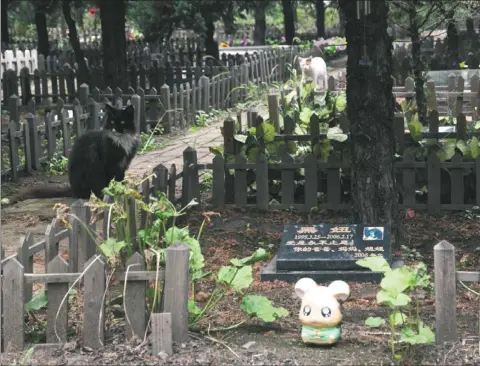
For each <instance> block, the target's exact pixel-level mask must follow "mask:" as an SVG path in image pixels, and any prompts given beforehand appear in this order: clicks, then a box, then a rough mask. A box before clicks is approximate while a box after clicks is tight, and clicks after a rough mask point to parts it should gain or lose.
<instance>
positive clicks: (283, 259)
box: [261, 224, 393, 282]
mask: <svg viewBox="0 0 480 366" xmlns="http://www.w3.org/2000/svg"><path fill="white" fill-rule="evenodd" d="M283 234H284V235H283V239H282V242H281V244H280V248H279V250H278V253H277V255H276V256H275V257H274V258H273V259H272V261H271V262H270V263H269V264H268V265H267V266H266V267H265V268H264V269H263V270H262V272H261V278H262V281H272V280H275V279H278V280H281V281H286V282H294V281H297V280H298V279H300V278H302V277H310V278H313V279H314V280H316V281H333V280H344V281H355V282H378V280H380V278H381V274H380V273H375V272H371V271H370V270H368V269H366V268H363V267H360V266H358V265H357V264H355V262H356V261H357V260H359V259H362V258H365V257H369V256H378V255H381V256H383V257H384V258H385V259H386V260H387V261H388V262H389V263H390V264H392V260H393V258H392V251H391V245H390V230H389V228H388V227H385V226H363V225H353V224H352V225H333V224H319V225H285V228H284V233H283Z"/></svg>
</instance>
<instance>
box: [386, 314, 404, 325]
mask: <svg viewBox="0 0 480 366" xmlns="http://www.w3.org/2000/svg"><path fill="white" fill-rule="evenodd" d="M406 320H407V316H406V315H405V314H403V313H401V312H399V311H396V312H394V313H393V314H390V316H389V317H388V321H389V323H390V324H393V325H395V326H397V325H401V324H403V323H405V321H406Z"/></svg>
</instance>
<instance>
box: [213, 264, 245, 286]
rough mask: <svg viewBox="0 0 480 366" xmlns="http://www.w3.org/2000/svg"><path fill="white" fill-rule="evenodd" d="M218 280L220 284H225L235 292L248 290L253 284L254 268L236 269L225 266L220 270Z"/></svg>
mask: <svg viewBox="0 0 480 366" xmlns="http://www.w3.org/2000/svg"><path fill="white" fill-rule="evenodd" d="M217 278H218V280H219V281H220V282H223V283H225V284H226V285H228V284H229V283H231V284H230V286H231V287H232V288H233V289H234V290H235V291H240V290H243V289H246V288H248V287H249V286H250V285H251V284H252V282H253V277H252V266H244V267H240V268H235V267H232V266H223V267H222V268H220V270H219V271H218V274H217Z"/></svg>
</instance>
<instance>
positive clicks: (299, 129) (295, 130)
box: [293, 125, 307, 135]
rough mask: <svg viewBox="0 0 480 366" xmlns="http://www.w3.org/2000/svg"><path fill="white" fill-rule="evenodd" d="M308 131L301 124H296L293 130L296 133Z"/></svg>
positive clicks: (302, 133) (301, 133) (303, 133)
mask: <svg viewBox="0 0 480 366" xmlns="http://www.w3.org/2000/svg"><path fill="white" fill-rule="evenodd" d="M306 133H307V130H306V129H305V128H304V127H302V126H301V125H296V126H295V129H294V130H293V134H294V135H305V134H306Z"/></svg>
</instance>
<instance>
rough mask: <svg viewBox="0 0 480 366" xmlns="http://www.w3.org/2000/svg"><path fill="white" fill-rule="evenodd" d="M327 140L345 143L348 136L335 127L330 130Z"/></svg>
mask: <svg viewBox="0 0 480 366" xmlns="http://www.w3.org/2000/svg"><path fill="white" fill-rule="evenodd" d="M327 139H329V140H335V141H339V142H344V141H346V140H347V139H348V136H347V135H346V134H344V133H343V131H342V129H341V128H340V127H338V126H335V127H331V128H329V129H328V132H327Z"/></svg>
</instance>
